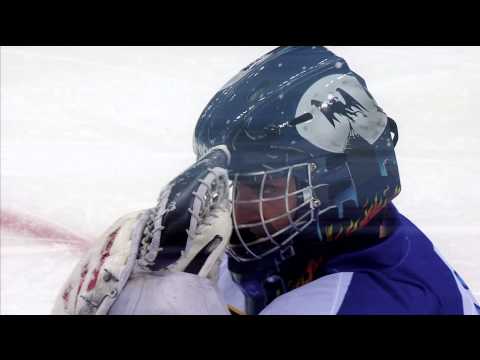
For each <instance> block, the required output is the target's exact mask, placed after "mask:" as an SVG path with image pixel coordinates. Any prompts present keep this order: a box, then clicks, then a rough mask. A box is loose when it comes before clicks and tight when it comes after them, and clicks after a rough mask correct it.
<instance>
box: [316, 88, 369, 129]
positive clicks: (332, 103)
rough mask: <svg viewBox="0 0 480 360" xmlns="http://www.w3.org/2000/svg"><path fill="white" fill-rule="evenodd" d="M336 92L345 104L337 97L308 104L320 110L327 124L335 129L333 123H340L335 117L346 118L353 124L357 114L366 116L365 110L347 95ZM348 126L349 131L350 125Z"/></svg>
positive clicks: (344, 92)
mask: <svg viewBox="0 0 480 360" xmlns="http://www.w3.org/2000/svg"><path fill="white" fill-rule="evenodd" d="M336 91H337V92H338V93H339V94H340V95H341V96H342V97H343V100H344V101H345V103H343V102H342V101H341V100H340V99H339V98H338V97H337V96H333V97H330V98H329V99H328V100H327V101H324V102H322V101H318V100H312V101H311V102H310V104H311V105H312V106H315V107H317V108H319V109H320V111H321V112H322V114H323V115H325V117H326V118H327V120H328V121H329V123H330V124H331V125H332V126H333V127H335V121H337V122H340V120H341V119H340V118H338V117H337V115H344V116H346V117H347V118H348V119H349V120H350V121H351V122H355V117H356V116H357V114H358V113H362V114H364V115H365V116H366V114H365V112H367V109H366V108H365V107H364V106H363V105H362V104H360V103H359V102H358V101H357V100H355V98H354V97H352V96H351V95H350V94H349V93H347V92H346V91H344V90H342V89H341V88H337V89H336ZM349 124H350V129H352V125H351V123H350V122H349Z"/></svg>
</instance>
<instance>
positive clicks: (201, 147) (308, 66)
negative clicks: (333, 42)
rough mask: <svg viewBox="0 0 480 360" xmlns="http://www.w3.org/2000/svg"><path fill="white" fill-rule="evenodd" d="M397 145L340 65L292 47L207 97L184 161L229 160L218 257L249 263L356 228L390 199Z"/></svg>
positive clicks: (323, 54) (396, 187)
mask: <svg viewBox="0 0 480 360" xmlns="http://www.w3.org/2000/svg"><path fill="white" fill-rule="evenodd" d="M392 133H393V134H394V136H392ZM397 140H398V133H397V129H396V125H395V123H394V122H393V120H391V119H390V118H389V117H388V116H387V115H386V114H385V112H384V111H383V110H382V109H381V108H380V107H379V106H378V105H377V103H376V101H375V100H374V98H373V97H372V95H371V94H370V92H369V91H368V89H367V86H366V84H365V81H364V80H363V79H362V78H361V77H360V76H359V75H357V74H356V73H354V72H353V71H352V70H350V68H349V66H348V65H347V63H346V62H345V60H344V59H342V58H340V57H338V56H336V55H335V54H333V53H332V52H330V51H329V50H327V49H326V48H324V47H317V46H312V47H295V46H294V47H280V48H277V49H275V50H273V51H272V52H270V53H268V54H266V55H264V56H263V57H261V58H260V59H258V60H256V61H255V62H253V63H252V64H250V65H249V66H247V67H246V68H244V69H243V70H241V71H240V73H239V74H238V75H237V76H235V77H234V78H233V79H232V80H230V81H229V82H228V83H227V84H226V85H225V86H224V87H223V88H222V89H221V90H220V91H219V92H218V93H217V94H216V95H215V96H214V97H213V99H212V100H211V101H210V102H209V104H208V105H207V107H206V108H205V110H204V111H203V113H202V114H201V116H200V118H199V120H198V123H197V126H196V129H195V134H194V151H195V153H196V155H197V156H198V157H201V156H203V155H204V154H205V153H206V152H208V151H209V150H210V149H211V148H213V147H215V146H220V145H225V146H227V147H228V149H229V151H230V152H231V165H230V168H229V169H228V170H229V176H230V180H231V181H232V201H233V214H232V216H233V222H234V229H235V230H234V234H233V236H232V239H231V244H230V246H229V249H228V251H229V254H230V255H231V256H233V257H234V258H235V259H237V260H238V261H251V260H256V259H261V258H264V257H265V256H269V255H272V256H277V257H281V258H284V257H287V256H289V255H293V254H294V251H295V245H296V242H297V244H298V242H301V241H316V242H330V241H335V240H338V239H341V238H343V237H345V236H349V235H351V234H352V233H354V232H355V231H357V230H358V229H360V228H362V227H364V226H366V225H367V224H368V223H369V221H370V220H371V219H372V218H373V217H375V215H376V214H378V213H379V212H380V210H382V209H383V208H384V207H385V206H386V204H387V203H388V202H389V201H391V200H392V199H393V198H394V197H395V196H397V195H398V193H399V192H400V179H399V174H398V168H397V162H396V158H395V153H394V146H395V144H396V141H397ZM304 232H309V234H310V235H309V236H298V235H299V234H302V233H304ZM311 234H313V236H312V235H311Z"/></svg>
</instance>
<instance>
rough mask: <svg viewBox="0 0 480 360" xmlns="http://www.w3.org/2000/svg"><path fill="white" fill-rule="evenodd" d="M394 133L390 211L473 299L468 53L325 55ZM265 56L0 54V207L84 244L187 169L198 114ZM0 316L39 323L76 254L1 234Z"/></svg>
mask: <svg viewBox="0 0 480 360" xmlns="http://www.w3.org/2000/svg"><path fill="white" fill-rule="evenodd" d="M330 48H331V49H332V50H333V51H335V52H336V53H337V54H338V55H341V56H343V57H345V59H346V60H347V62H348V63H349V65H350V67H351V68H352V69H354V70H355V71H357V72H358V73H360V74H361V75H362V76H363V77H364V78H365V79H366V81H367V84H368V86H369V89H370V90H371V92H372V94H373V95H374V96H375V97H376V99H377V102H378V103H379V104H380V106H382V108H383V109H384V110H385V111H386V112H387V113H388V114H389V115H390V116H392V117H393V118H394V119H396V121H397V123H398V125H399V132H400V142H399V145H398V147H397V151H396V152H397V158H398V162H399V166H400V173H401V180H402V185H403V190H402V193H401V195H400V196H399V197H398V199H397V200H396V201H395V204H396V205H397V207H398V208H399V209H400V210H401V211H402V212H403V213H404V214H405V215H406V216H407V217H409V218H410V219H411V220H412V221H413V222H414V223H415V224H417V226H418V227H420V229H422V230H423V231H424V232H425V233H426V234H427V235H428V236H429V237H430V238H431V240H432V241H433V242H434V243H435V245H436V246H437V247H438V248H439V250H440V251H441V252H442V253H443V254H444V256H445V257H446V258H447V259H448V260H449V262H450V263H451V264H452V265H453V266H454V267H455V268H456V270H457V271H458V272H459V273H460V274H461V275H462V276H463V277H464V279H465V280H466V281H467V283H469V285H470V287H471V288H472V290H473V292H474V294H475V295H476V297H477V298H480V236H479V232H480V231H479V228H480V211H479V210H480V188H479V186H478V185H477V181H478V179H479V178H480V161H479V155H480V150H479V149H480V131H479V130H480V120H479V119H478V118H477V110H478V108H479V106H480V105H479V100H478V99H480V48H479V47H465V48H454V47H426V48H422V47H330ZM271 49H272V47H151V48H147V47H105V48H102V47H3V48H1V148H0V150H1V206H2V209H10V210H15V211H18V212H21V213H27V214H32V215H35V216H38V217H41V218H43V219H46V220H52V221H54V222H56V223H58V224H62V225H64V226H65V227H67V228H69V229H71V230H73V231H76V232H77V233H79V234H81V235H83V236H86V237H93V236H95V235H98V234H99V233H100V232H102V231H104V230H105V229H106V228H107V227H108V226H109V225H111V223H112V222H113V221H114V220H116V219H117V218H118V217H120V216H122V215H124V214H125V213H128V212H130V211H134V210H138V209H142V208H146V207H150V206H152V205H154V203H155V200H156V197H157V195H158V192H159V190H160V188H161V187H162V185H164V184H165V183H166V182H167V181H168V180H170V179H171V178H172V177H174V176H175V175H176V174H178V173H179V172H180V171H181V170H183V169H184V168H186V167H187V166H189V165H190V164H191V163H192V161H193V160H194V156H193V152H192V145H191V142H192V141H191V140H192V136H193V129H194V126H195V123H196V121H197V118H198V116H199V115H200V113H201V111H202V110H203V108H204V107H205V105H206V104H207V102H208V101H209V100H210V98H211V97H212V96H213V95H214V94H215V92H216V91H217V90H218V89H219V88H220V87H221V86H222V85H223V84H224V83H226V82H227V81H228V80H229V79H230V78H231V77H232V76H233V75H235V74H236V73H237V72H238V71H239V70H240V69H241V68H243V67H244V66H245V65H247V64H248V63H250V62H251V61H252V60H254V59H256V58H258V57H260V56H261V55H263V54H264V53H265V52H267V51H269V50H271ZM0 249H1V283H0V284H1V298H0V313H1V314H46V313H49V311H50V309H51V306H52V304H53V299H54V297H55V296H56V295H57V293H58V290H59V288H60V287H61V285H62V283H63V281H64V280H65V278H66V276H67V275H68V274H69V272H70V271H71V270H72V268H73V266H74V265H75V262H76V261H77V259H78V256H79V255H78V254H79V253H78V252H75V251H73V250H71V249H69V248H68V247H67V246H65V245H59V244H57V245H52V244H50V243H48V242H47V241H42V240H41V239H35V240H33V239H27V238H24V237H20V236H18V235H12V234H7V233H6V232H5V231H3V230H2V233H1V248H0Z"/></svg>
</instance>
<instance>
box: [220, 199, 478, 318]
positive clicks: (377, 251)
mask: <svg viewBox="0 0 480 360" xmlns="http://www.w3.org/2000/svg"><path fill="white" fill-rule="evenodd" d="M389 207H390V211H391V212H392V214H393V215H394V220H395V222H396V226H395V227H394V228H393V230H392V233H391V234H390V235H389V236H388V238H386V239H385V240H384V241H382V242H380V243H378V244H376V245H373V246H370V247H368V248H365V249H362V250H359V251H353V252H349V253H344V254H340V255H338V256H335V257H333V258H331V259H330V260H329V261H328V262H327V263H326V264H325V265H324V268H323V271H322V276H321V277H319V278H317V279H315V280H313V281H311V282H309V283H308V284H306V285H303V286H300V287H298V288H296V289H293V290H291V291H289V292H286V293H284V294H282V295H280V296H278V297H277V298H275V299H274V300H273V301H272V302H270V303H269V304H268V305H267V306H266V307H265V308H264V309H263V310H262V311H261V312H260V315H273V314H292V315H294V314H318V315H344V314H345V315H350V314H360V315H361V314H365V315H369V314H425V315H426V314H434V315H447V314H448V315H451V314H453V315H462V314H469V315H478V314H480V306H479V304H478V302H477V301H476V300H475V299H474V297H473V295H472V294H471V292H470V290H469V288H468V286H467V284H466V283H465V282H464V281H463V280H462V278H461V277H460V276H459V275H458V273H457V272H456V271H455V270H454V269H453V268H452V267H451V266H449V265H448V263H447V262H446V261H445V259H443V258H442V256H441V255H440V254H439V252H438V250H437V249H436V248H435V247H434V246H433V244H432V243H431V242H430V240H429V239H428V238H427V237H426V236H425V235H424V234H423V233H422V232H421V231H420V230H419V229H418V228H417V227H416V226H415V225H414V224H413V223H412V222H410V221H409V220H408V219H407V218H406V217H404V216H403V215H401V214H400V213H399V212H398V211H397V210H396V209H395V207H394V206H393V205H392V204H390V205H389ZM218 287H219V289H220V291H221V293H222V294H223V296H224V299H225V300H226V302H227V303H228V304H229V305H230V306H231V308H232V309H238V310H239V311H245V296H244V292H245V289H241V287H240V285H238V284H237V283H235V282H233V280H232V278H231V274H230V273H229V270H228V267H227V260H226V259H225V261H224V262H223V263H222V266H221V271H220V277H219V282H218Z"/></svg>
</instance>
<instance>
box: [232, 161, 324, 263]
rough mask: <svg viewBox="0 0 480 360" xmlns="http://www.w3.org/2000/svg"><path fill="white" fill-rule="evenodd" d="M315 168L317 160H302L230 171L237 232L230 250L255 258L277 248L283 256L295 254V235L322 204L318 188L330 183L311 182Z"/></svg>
mask: <svg viewBox="0 0 480 360" xmlns="http://www.w3.org/2000/svg"><path fill="white" fill-rule="evenodd" d="M315 168H316V165H315V164H314V163H301V164H295V165H292V166H287V167H282V168H279V169H274V170H268V171H258V172H250V173H232V174H231V179H232V203H233V204H232V205H233V213H232V215H233V216H232V217H233V224H234V236H232V239H233V240H232V242H231V244H230V245H229V247H228V249H227V251H228V253H229V254H230V255H231V256H232V257H233V258H235V259H236V260H238V261H242V262H245V261H252V260H256V259H261V258H263V257H265V256H267V255H269V254H271V253H273V252H275V251H280V256H283V255H282V254H283V253H287V251H289V252H290V255H293V254H291V252H292V251H293V248H292V247H291V243H292V239H293V238H294V237H295V236H297V235H298V234H300V233H301V232H302V231H303V230H304V229H305V228H306V227H307V226H308V225H310V224H311V223H312V222H313V221H314V217H315V209H316V208H317V207H319V206H320V201H319V200H318V199H316V198H315V197H314V194H315V193H316V192H315V190H316V189H317V188H319V187H322V186H327V184H318V185H312V172H313V171H314V170H315ZM272 185H275V186H272ZM269 188H270V189H272V188H273V191H271V190H269ZM242 189H248V191H244V190H242ZM242 191H243V193H242ZM246 192H248V196H245V194H244V193H246ZM242 208H243V211H241V212H242V214H239V209H242ZM267 208H269V209H272V208H273V209H274V214H273V215H272V214H266V211H265V210H266V209H267ZM270 213H271V211H270ZM245 214H247V215H246V216H245ZM239 215H240V216H239ZM267 215H268V216H267ZM242 218H248V219H250V220H249V221H244V220H243V219H242ZM279 224H281V226H280V228H279Z"/></svg>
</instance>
